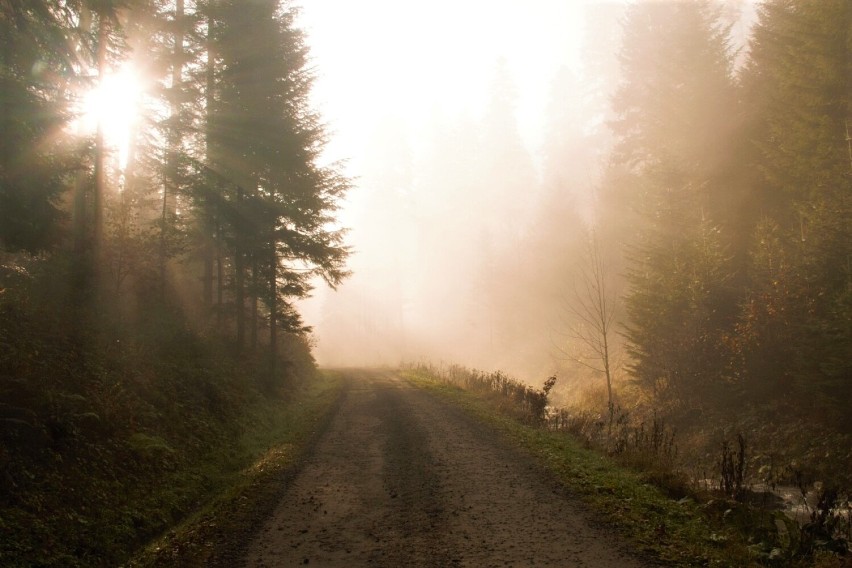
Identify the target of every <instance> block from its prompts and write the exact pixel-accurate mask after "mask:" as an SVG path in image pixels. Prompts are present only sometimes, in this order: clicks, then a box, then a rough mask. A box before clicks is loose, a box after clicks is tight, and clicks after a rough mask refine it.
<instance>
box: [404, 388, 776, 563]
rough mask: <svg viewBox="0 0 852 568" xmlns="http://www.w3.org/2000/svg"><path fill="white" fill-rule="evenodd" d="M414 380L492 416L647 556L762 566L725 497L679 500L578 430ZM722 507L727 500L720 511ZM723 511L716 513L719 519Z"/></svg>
mask: <svg viewBox="0 0 852 568" xmlns="http://www.w3.org/2000/svg"><path fill="white" fill-rule="evenodd" d="M403 377H404V378H406V379H407V380H408V381H409V382H410V383H412V384H413V385H415V386H417V387H420V388H423V389H426V390H429V391H431V392H433V393H435V394H436V395H439V396H441V397H442V398H444V399H446V400H448V401H451V402H452V403H454V404H456V405H458V406H460V407H462V408H464V409H465V410H466V411H468V412H469V413H470V414H472V415H473V416H475V417H476V418H478V419H479V420H482V421H483V422H485V423H487V424H490V425H491V426H493V427H494V428H495V429H496V430H498V431H499V432H501V433H502V434H504V435H505V436H506V437H507V438H508V439H509V440H511V441H512V442H513V443H514V444H515V445H517V446H519V447H520V448H522V449H523V450H525V451H527V452H528V453H530V454H532V455H533V456H534V457H535V458H537V459H538V460H540V462H541V463H542V464H543V465H544V466H545V467H546V468H547V469H548V470H549V471H550V472H552V473H553V474H554V475H555V477H556V478H557V479H558V480H559V481H560V482H561V483H562V484H563V485H564V486H565V487H566V488H567V489H568V490H569V491H570V492H571V493H573V494H575V495H577V496H578V497H579V498H580V499H581V500H582V501H583V502H584V503H585V504H586V506H587V507H588V508H589V509H590V510H591V511H593V513H594V514H595V516H597V517H598V518H599V519H600V520H601V521H602V522H605V523H606V524H608V525H610V526H612V527H614V528H616V529H617V530H618V532H619V533H620V534H622V535H623V536H624V537H626V538H627V539H628V540H629V541H630V542H631V543H632V544H633V546H634V548H635V550H636V551H637V552H639V553H640V554H641V555H642V556H645V557H648V558H650V559H653V560H654V561H656V562H661V563H663V564H664V565H669V566H732V567H733V566H736V567H745V566H760V565H763V564H761V563H759V562H758V561H757V560H756V559H755V556H754V553H753V552H752V551H751V550H750V549H749V545H750V543H749V542H748V538H749V537H748V536H747V535H744V534H742V532H741V530H740V529H739V528H738V527H740V526H741V523H743V522H744V519H741V518H734V517H736V515H734V514H732V513H730V512H729V513H728V515H725V512H726V511H728V510H729V509H727V504H725V503H719V502H717V503H715V504H714V503H711V504H709V505H699V504H697V503H696V502H694V501H693V500H691V499H681V500H674V499H671V498H669V497H668V496H666V494H665V493H664V492H663V491H662V490H661V489H659V488H658V487H656V486H654V485H653V484H652V483H651V482H649V480H648V479H647V478H646V476H644V475H643V474H642V473H640V472H636V471H632V470H629V469H626V468H624V467H622V466H619V465H618V464H616V463H615V462H613V461H612V460H611V459H609V458H608V457H606V456H604V455H601V454H599V453H596V452H594V451H592V450H589V449H586V448H584V447H582V446H581V445H580V443H579V442H577V441H575V440H574V439H573V438H571V437H569V436H567V435H565V434H561V433H555V432H549V431H546V430H543V429H539V428H533V427H530V426H527V425H524V424H522V423H520V422H518V421H517V420H515V419H513V418H511V417H508V416H506V415H505V414H503V413H501V412H500V411H499V410H498V409H497V407H496V406H495V405H494V404H493V403H491V402H490V401H488V400H485V399H482V398H479V397H477V396H476V395H474V394H473V393H470V392H467V391H465V390H463V389H461V388H459V387H456V386H454V385H450V384H447V383H444V382H440V381H438V380H435V379H434V378H432V377H430V376H428V375H426V374H424V373H419V372H416V371H404V372H403ZM720 507H725V508H724V509H722V510H721V511H718V510H717V509H719V508H720ZM714 519H716V520H714Z"/></svg>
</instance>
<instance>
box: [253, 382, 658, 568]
mask: <svg viewBox="0 0 852 568" xmlns="http://www.w3.org/2000/svg"><path fill="white" fill-rule="evenodd" d="M352 380H353V381H354V382H353V384H352V387H351V388H350V389H349V392H348V394H347V396H346V398H345V399H344V400H343V402H342V404H341V406H340V410H339V413H338V414H337V416H336V417H335V418H334V419H333V420H332V422H331V424H330V426H329V429H328V431H327V432H326V433H325V434H324V435H323V437H322V438H321V439H320V441H319V442H318V444H317V447H316V448H315V451H314V453H313V455H312V457H311V458H309V460H308V461H307V463H306V464H305V465H304V468H303V469H302V470H301V472H300V474H299V476H298V477H297V478H296V479H295V480H294V481H293V483H292V486H291V487H290V488H289V489H288V490H287V491H286V494H285V496H284V498H283V500H282V501H281V503H280V504H279V505H278V506H277V508H276V510H275V512H274V514H273V515H272V516H271V517H270V518H269V519H268V520H267V521H266V523H265V524H264V525H263V527H262V528H261V530H260V532H259V533H258V534H257V535H256V537H255V540H254V541H253V542H252V544H251V545H250V546H249V549H248V552H247V555H246V558H245V566H247V567H250V568H258V567H277V566H296V565H314V566H329V567H338V566H340V567H342V566H346V567H350V566H388V567H391V566H393V567H399V566H435V567H438V566H441V567H445V566H476V567H488V566H587V567H604V566H607V567H609V566H619V567H625V568H630V567H638V566H643V565H645V564H643V563H642V562H641V561H639V560H638V559H636V558H634V557H632V556H631V555H630V554H629V553H628V552H627V550H626V548H625V546H624V545H623V544H622V543H620V542H619V541H617V540H616V538H615V537H614V535H612V534H611V533H610V532H609V531H607V530H606V529H605V528H604V527H599V526H595V525H593V524H591V523H590V522H589V519H588V518H587V516H586V514H585V513H584V512H583V510H582V508H581V507H580V506H579V505H578V504H576V503H575V502H573V501H572V500H571V499H570V497H568V496H566V495H564V494H563V493H562V492H561V491H560V490H559V488H558V487H557V486H556V485H555V484H554V483H553V482H552V481H550V480H549V479H548V478H547V476H546V475H544V474H543V473H542V472H541V471H540V470H539V469H538V467H537V466H536V465H535V464H533V463H532V462H531V461H530V460H529V459H528V458H526V457H524V456H523V455H521V454H520V453H519V452H517V451H515V450H513V449H512V448H510V447H508V446H507V445H506V443H505V442H504V441H503V440H501V439H500V438H499V436H498V435H496V434H495V433H494V432H492V431H490V430H489V429H488V428H487V427H485V426H482V425H480V424H478V423H477V422H476V421H475V420H473V419H471V418H470V417H468V416H467V415H466V414H464V413H463V412H462V411H461V410H459V409H457V408H454V407H451V406H448V405H446V404H444V403H442V402H440V401H438V400H436V399H434V398H432V397H431V396H430V395H429V394H427V393H425V392H423V391H420V390H418V389H416V388H413V387H411V386H409V385H407V384H406V383H404V382H403V381H401V380H398V379H396V378H394V377H393V375H380V374H372V375H363V376H360V377H358V378H354V379H352Z"/></svg>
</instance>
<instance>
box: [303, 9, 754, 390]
mask: <svg viewBox="0 0 852 568" xmlns="http://www.w3.org/2000/svg"><path fill="white" fill-rule="evenodd" d="M323 6H324V7H320V6H312V5H305V6H304V7H303V11H302V22H303V25H305V28H306V31H307V34H308V39H309V42H310V44H311V50H312V54H313V56H314V61H315V64H316V69H317V72H318V77H317V83H316V89H315V91H316V94H315V96H316V98H317V101H318V105H319V106H320V108H321V109H322V113H323V116H324V117H325V118H326V120H327V121H328V124H329V126H330V130H331V132H332V140H331V142H330V147H331V149H330V153H331V154H332V157H333V158H345V159H347V160H348V164H347V167H348V171H349V173H350V174H351V175H352V176H353V178H354V185H355V187H354V189H353V190H352V191H351V192H350V194H349V196H348V199H347V201H346V203H345V206H344V210H343V214H342V224H343V225H344V226H346V227H348V228H349V229H350V231H349V234H348V236H347V242H348V244H349V245H350V246H351V247H352V250H353V255H352V257H351V258H350V262H349V267H350V269H351V270H352V275H351V276H350V277H349V278H348V279H347V280H346V281H345V282H344V283H343V284H342V285H341V286H340V287H339V289H338V290H336V291H332V290H329V289H327V288H325V287H322V286H320V287H319V288H318V289H317V290H316V292H315V294H314V297H313V298H311V299H310V300H309V301H308V302H306V303H304V304H303V305H302V310H303V313H304V314H305V319H306V323H308V324H309V325H312V326H313V328H314V339H315V341H316V355H317V358H318V360H319V362H320V363H321V364H323V365H329V366H338V365H369V364H390V365H395V364H398V363H400V362H417V361H424V360H426V361H432V362H447V363H460V364H464V365H468V366H473V367H476V368H480V369H502V370H505V371H507V372H510V373H512V374H514V375H515V376H518V377H520V378H522V379H524V380H529V381H531V382H534V383H539V382H541V381H542V380H543V379H544V378H545V377H546V376H548V375H550V374H552V373H554V372H569V371H570V373H571V375H572V376H574V377H577V376H584V375H590V374H591V375H594V374H595V373H593V372H591V371H590V370H589V369H588V367H589V366H588V365H586V364H584V363H585V358H586V357H587V356H588V354H587V353H585V350H586V346H584V345H582V344H578V338H577V335H578V334H577V331H578V323H579V324H582V322H578V319H577V314H576V309H577V307H578V303H580V304H582V302H583V300H584V298H583V296H584V292H582V291H581V288H582V287H583V283H582V278H583V274H584V270H585V269H586V268H587V267H588V262H589V250H590V245H591V244H593V242H594V244H595V246H596V247H599V248H601V253H602V255H601V258H602V261H603V263H604V266H603V269H604V270H605V271H606V278H607V286H608V293H609V294H611V295H612V297H613V309H615V310H617V311H619V314H618V315H619V317H620V316H622V315H623V314H622V313H621V312H620V310H621V307H620V300H619V296H620V293H621V292H622V288H623V286H624V279H623V272H624V270H625V265H624V261H623V259H622V252H621V245H622V244H623V243H621V242H618V240H619V239H620V238H621V235H612V234H610V233H608V232H607V231H606V230H601V228H600V227H599V226H598V225H599V224H600V223H602V222H606V223H607V224H609V225H615V226H617V225H619V224H621V223H622V220H620V219H619V218H618V216H619V215H622V214H629V212H627V213H625V212H624V211H620V210H618V209H617V208H616V209H613V210H612V211H611V212H608V214H607V215H602V213H601V207H602V206H604V205H603V202H602V200H601V198H600V195H599V193H600V189H601V184H602V177H603V175H604V171H605V169H606V166H607V164H608V162H609V160H610V154H611V151H612V146H613V134H612V131H611V128H610V127H611V123H612V121H613V120H614V119H615V114H614V111H613V105H612V101H613V97H614V96H615V94H616V92H617V90H618V88H619V85H620V83H621V80H622V79H621V76H620V62H619V53H620V49H621V44H622V42H621V38H622V33H623V32H622V24H623V21H624V18H625V11H626V10H627V4H625V3H621V2H531V3H528V2H501V3H492V2H465V3H463V4H462V5H461V7H459V5H458V4H457V3H451V2H439V3H438V5H435V4H430V5H429V6H428V7H426V6H421V7H417V6H414V5H408V4H406V5H404V7H402V6H401V5H400V4H399V3H392V2H382V1H373V2H367V3H366V4H359V7H358V9H357V10H356V9H355V8H352V7H347V5H346V4H345V3H341V5H340V6H337V7H329V6H326V4H325V3H323ZM719 9H720V10H721V11H722V12H724V13H723V14H722V15H721V16H720V17H721V18H723V19H724V20H725V22H726V23H727V25H729V26H730V34H731V40H732V42H734V43H737V44H738V45H737V47H740V46H742V45H743V44H744V43H745V37H746V34H747V31H748V25H749V24H748V23H749V22H750V21H751V19H752V18H753V17H754V6H752V5H750V4H748V3H745V2H726V3H721V4H719ZM327 10H331V11H334V12H335V17H334V18H330V17H327V16H328V13H327ZM380 15H381V17H380ZM374 16H375V17H374ZM343 22H345V24H344V23H343ZM356 65H357V66H358V70H357V73H355V71H354V70H353V67H354V66H356ZM604 217H606V218H605V221H602V219H603V218H604ZM613 342H614V344H613V345H612V346H611V348H612V349H613V350H614V357H615V358H618V357H620V356H621V355H620V353H617V352H619V350H620V348H619V345H620V343H621V338H620V337H619V336H617V335H616V334H613ZM580 343H582V341H580Z"/></svg>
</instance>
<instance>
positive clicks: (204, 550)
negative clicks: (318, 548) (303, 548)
mask: <svg viewBox="0 0 852 568" xmlns="http://www.w3.org/2000/svg"><path fill="white" fill-rule="evenodd" d="M342 387H343V380H342V377H341V376H340V375H339V374H338V373H334V372H323V373H322V378H321V379H320V380H317V381H312V382H310V383H308V384H307V385H305V386H303V387H302V388H301V389H300V390H299V391H298V392H295V393H293V396H292V398H291V399H290V400H289V401H287V402H286V403H282V404H275V403H272V402H269V403H266V404H264V405H261V406H259V407H257V408H256V409H255V410H254V411H253V412H252V413H251V414H250V415H249V416H247V417H246V418H245V420H244V422H245V426H246V427H245V430H244V434H243V436H242V437H241V440H240V449H241V453H242V458H241V459H240V461H241V462H243V463H245V464H246V465H245V467H243V468H242V469H239V470H237V471H230V472H226V473H225V474H224V475H222V476H221V477H220V479H219V481H218V483H217V486H216V490H214V491H212V492H211V493H212V494H213V495H214V496H213V497H212V498H211V499H209V500H208V501H207V502H206V503H205V505H204V506H203V507H202V508H201V509H199V510H198V511H197V512H196V513H194V514H193V515H191V516H190V517H188V518H187V519H186V520H185V521H184V522H182V523H180V524H179V525H177V526H176V527H174V528H172V529H171V530H169V532H168V533H167V534H165V535H163V536H162V537H160V538H158V539H156V540H154V541H153V542H151V543H150V544H149V545H148V546H146V547H145V548H144V549H142V550H141V551H140V552H139V553H138V554H136V556H135V557H134V558H133V559H132V560H131V561H130V562H129V563H128V564H127V566H128V567H140V568H141V567H146V568H151V567H159V566H186V567H192V566H198V567H201V566H205V567H207V566H231V565H233V563H234V562H235V561H236V559H237V558H238V557H239V555H240V553H241V552H242V550H243V548H244V547H245V546H246V545H247V544H248V543H249V541H250V538H251V535H252V534H253V532H254V531H255V530H256V528H257V526H258V524H259V523H260V522H261V521H262V520H263V518H264V517H265V516H266V514H268V513H269V512H270V509H271V507H273V506H274V504H275V503H276V502H277V501H278V497H279V494H280V492H281V491H282V490H283V488H284V487H285V484H284V483H282V481H284V480H285V479H287V478H288V477H289V476H292V475H294V474H295V472H296V470H297V468H298V466H299V464H300V462H301V460H302V457H303V455H304V452H305V450H306V449H307V448H308V447H309V446H310V445H311V443H312V441H313V440H314V438H315V437H316V436H317V435H319V433H321V432H322V430H323V429H324V424H325V423H326V421H327V420H328V419H329V418H330V416H331V415H332V414H333V409H334V408H335V406H336V403H337V401H338V400H339V398H340V393H341V390H342Z"/></svg>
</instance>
